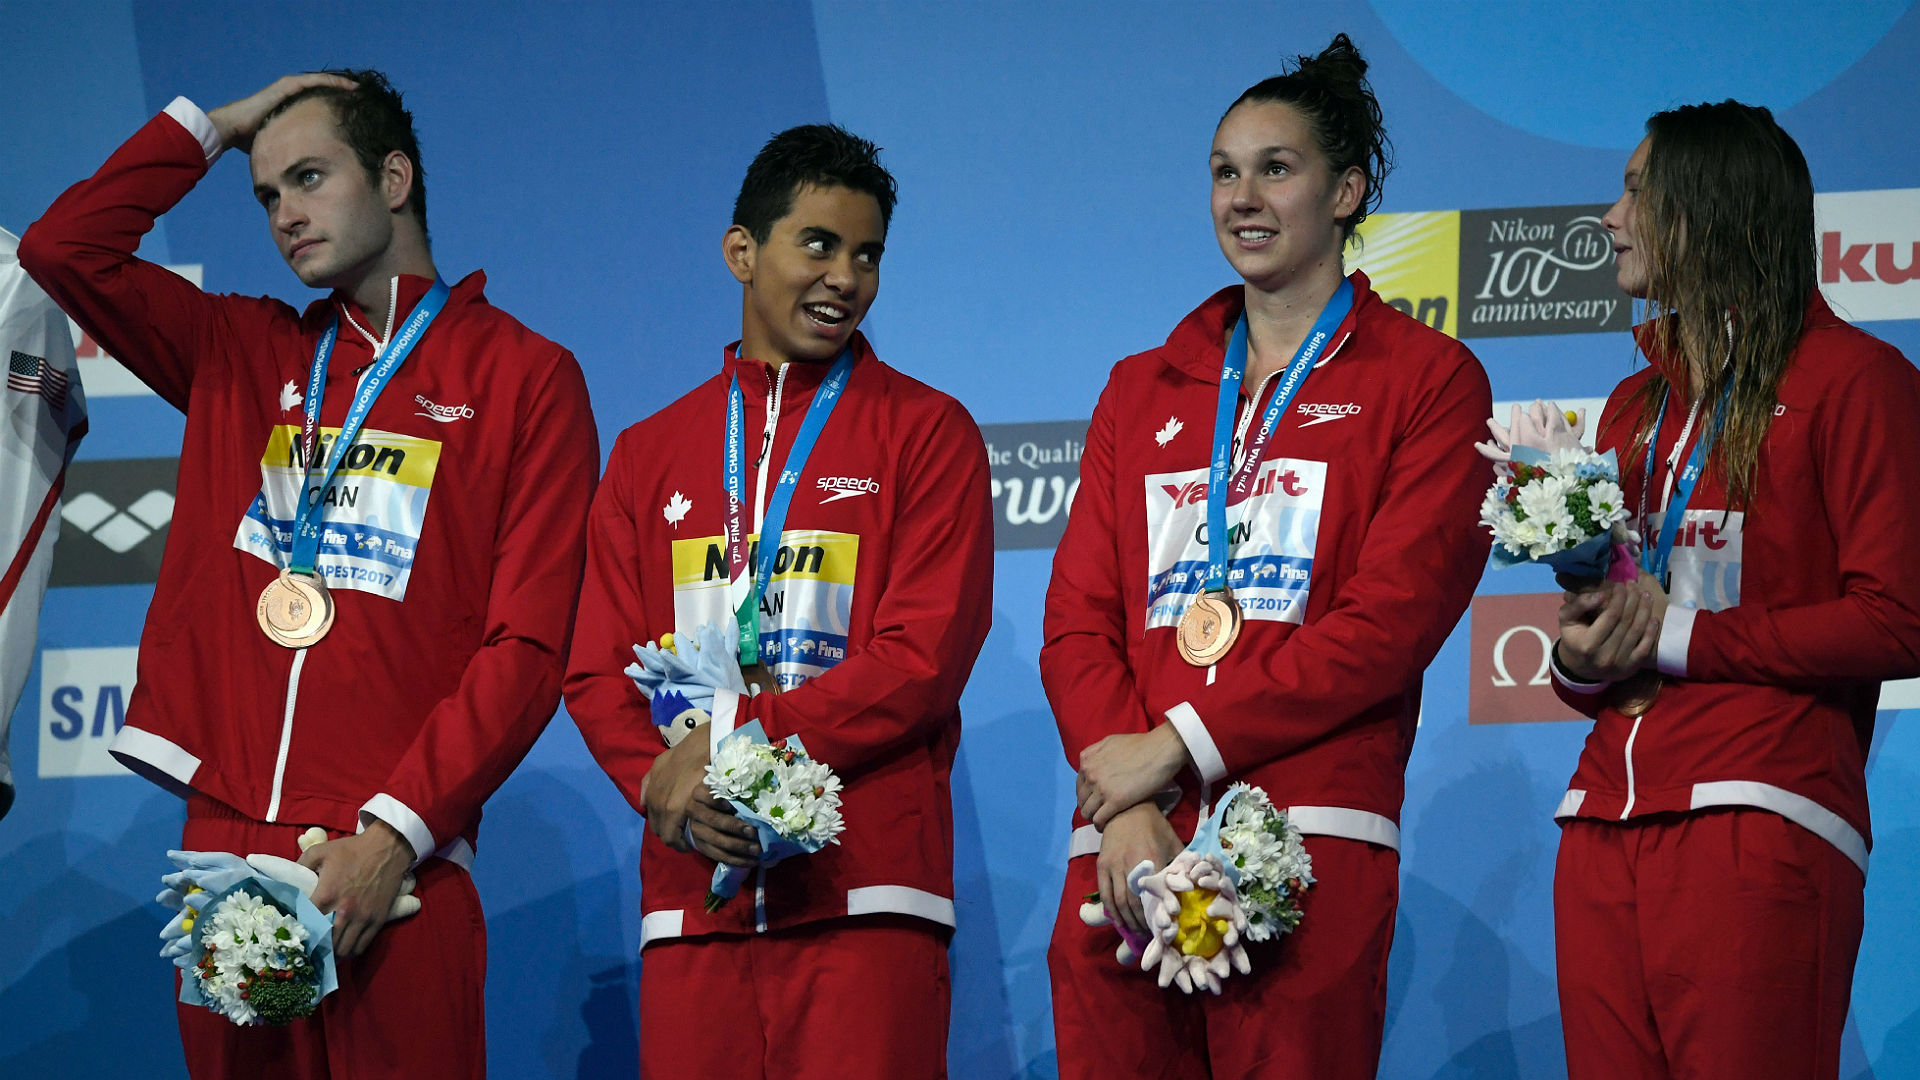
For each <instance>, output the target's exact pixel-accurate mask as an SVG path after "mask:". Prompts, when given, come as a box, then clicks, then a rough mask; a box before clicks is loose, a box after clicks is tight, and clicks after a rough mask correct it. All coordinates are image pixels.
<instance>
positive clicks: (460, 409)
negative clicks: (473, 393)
mask: <svg viewBox="0 0 1920 1080" xmlns="http://www.w3.org/2000/svg"><path fill="white" fill-rule="evenodd" d="M413 403H414V404H415V405H418V406H420V410H421V411H419V412H417V413H414V414H413V415H415V416H424V417H426V418H427V419H429V420H434V421H437V422H439V423H442V424H451V423H453V422H454V421H455V420H471V419H473V406H471V405H435V404H434V403H433V402H431V401H428V400H427V399H426V396H425V395H424V394H415V395H413Z"/></svg>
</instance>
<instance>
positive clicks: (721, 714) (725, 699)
mask: <svg viewBox="0 0 1920 1080" xmlns="http://www.w3.org/2000/svg"><path fill="white" fill-rule="evenodd" d="M739 719H740V695H739V694H736V693H734V692H733V691H731V690H724V689H721V690H715V691H714V692H713V719H712V720H711V721H710V722H709V723H708V724H707V738H708V739H710V740H711V742H710V743H709V744H708V747H707V751H708V753H712V752H713V751H714V750H717V749H719V747H720V740H721V739H724V738H726V737H727V736H729V735H731V734H733V725H734V724H735V723H736V722H738V720H739Z"/></svg>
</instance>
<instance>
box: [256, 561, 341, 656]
mask: <svg viewBox="0 0 1920 1080" xmlns="http://www.w3.org/2000/svg"><path fill="white" fill-rule="evenodd" d="M254 615H255V617H256V618H258V619H259V620H260V630H261V632H262V633H264V634H266V635H267V639H268V640H269V641H272V642H273V643H274V644H275V645H282V646H285V647H286V648H289V649H303V648H306V647H307V646H309V645H312V644H314V643H315V642H317V641H319V640H320V639H321V638H324V637H326V636H327V631H328V630H331V629H332V628H333V597H331V596H329V595H327V586H326V584H325V583H324V582H322V581H321V580H320V578H319V577H318V576H316V575H313V574H296V573H294V572H293V571H291V570H282V571H280V576H279V577H277V578H274V579H273V580H272V581H270V582H268V583H267V587H266V588H264V589H262V590H260V601H259V603H257V604H255V605H254Z"/></svg>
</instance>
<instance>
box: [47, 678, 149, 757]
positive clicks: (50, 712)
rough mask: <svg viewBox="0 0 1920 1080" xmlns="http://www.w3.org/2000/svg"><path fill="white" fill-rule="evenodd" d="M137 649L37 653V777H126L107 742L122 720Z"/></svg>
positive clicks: (123, 721) (125, 720)
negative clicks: (38, 698) (38, 719)
mask: <svg viewBox="0 0 1920 1080" xmlns="http://www.w3.org/2000/svg"><path fill="white" fill-rule="evenodd" d="M139 651H140V650H138V649H131V648H121V649H47V650H45V651H43V652H42V653H41V654H40V778H41V779H43V780H44V779H48V778H50V777H67V776H127V775H131V774H130V773H128V772H127V770H126V769H125V768H124V767H123V766H122V765H121V764H120V763H119V762H117V761H115V760H114V759H113V757H112V755H110V754H108V753H107V746H108V745H109V744H110V743H112V742H113V737H114V735H116V734H118V733H119V731H120V728H121V725H123V724H125V723H126V722H127V700H128V699H129V698H131V697H132V696H133V680H134V671H135V667H136V661H137V658H138V655H139Z"/></svg>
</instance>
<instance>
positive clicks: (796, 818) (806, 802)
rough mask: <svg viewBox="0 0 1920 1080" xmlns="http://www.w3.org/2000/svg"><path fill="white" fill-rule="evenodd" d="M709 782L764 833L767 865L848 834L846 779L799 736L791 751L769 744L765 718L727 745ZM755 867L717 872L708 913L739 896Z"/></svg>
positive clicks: (790, 742) (711, 767) (717, 754)
mask: <svg viewBox="0 0 1920 1080" xmlns="http://www.w3.org/2000/svg"><path fill="white" fill-rule="evenodd" d="M706 779H707V787H708V789H709V790H711V791H712V792H713V794H714V797H715V798H719V799H725V800H727V801H728V802H729V803H730V804H732V806H733V812H734V813H735V814H737V815H738V816H739V817H740V820H742V821H745V822H747V823H748V824H750V825H752V826H753V827H754V828H755V829H756V830H758V832H759V834H760V837H759V839H760V862H759V865H760V866H762V867H767V866H772V865H773V864H775V863H777V862H779V861H781V860H782V859H785V858H787V857H788V856H791V855H800V854H808V855H811V854H812V853H814V852H816V851H819V850H820V849H821V848H823V847H825V846H827V845H828V844H837V843H839V842H840V841H839V836H840V834H841V833H842V832H845V831H846V823H845V822H843V821H841V820H840V778H839V777H838V776H835V775H834V774H833V770H832V769H830V768H828V767H827V766H826V765H824V764H822V763H821V762H819V761H816V760H814V759H813V758H811V757H809V756H807V748H806V747H805V746H803V745H801V742H800V739H799V737H798V736H790V737H788V738H787V739H786V740H785V745H783V746H774V745H772V744H771V743H769V742H768V741H767V734H766V731H765V730H764V729H762V728H761V727H760V723H759V721H757V720H756V721H753V722H752V723H748V724H745V725H743V726H741V727H738V728H735V729H734V730H733V731H732V732H731V733H730V734H728V735H727V736H726V737H725V738H722V739H721V740H720V744H719V745H718V746H716V747H715V748H714V751H713V760H712V761H710V762H709V763H708V764H707V777H706ZM748 869H749V868H747V867H743V866H729V865H727V864H725V863H722V864H720V865H719V866H716V867H714V870H713V885H712V886H711V887H710V888H709V889H708V890H707V905H706V906H707V910H708V911H718V910H719V909H720V907H721V906H722V905H724V904H725V903H726V902H727V901H728V900H731V899H733V897H734V896H735V895H736V894H737V893H738V892H739V891H740V885H741V883H742V882H744V881H745V880H746V878H747V871H748Z"/></svg>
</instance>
